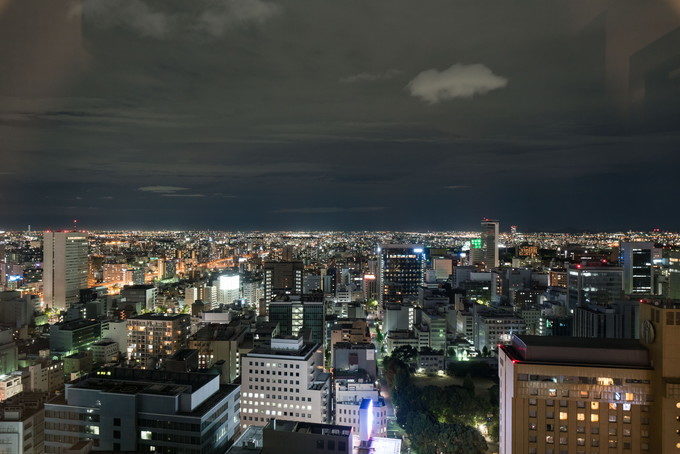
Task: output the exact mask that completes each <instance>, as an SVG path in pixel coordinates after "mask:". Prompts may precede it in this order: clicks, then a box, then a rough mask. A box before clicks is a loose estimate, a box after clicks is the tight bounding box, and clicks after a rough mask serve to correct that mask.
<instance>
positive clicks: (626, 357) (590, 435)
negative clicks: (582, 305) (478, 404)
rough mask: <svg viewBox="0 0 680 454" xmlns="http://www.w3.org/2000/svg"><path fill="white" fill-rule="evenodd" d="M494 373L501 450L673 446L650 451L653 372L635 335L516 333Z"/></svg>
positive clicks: (531, 453)
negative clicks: (496, 375)
mask: <svg viewBox="0 0 680 454" xmlns="http://www.w3.org/2000/svg"><path fill="white" fill-rule="evenodd" d="M676 351H678V350H677V349H676ZM676 363H677V362H676ZM498 373H499V376H500V409H499V412H500V413H499V414H500V416H499V418H500V419H499V438H500V450H499V452H500V454H515V453H527V454H538V453H541V454H543V453H554V454H559V453H593V452H597V453H604V452H606V453H614V452H616V453H631V454H632V453H637V454H643V453H649V454H651V453H662V452H663V453H666V452H668V453H670V452H676V451H677V449H676V448H675V442H674V443H673V449H674V450H675V451H671V450H664V451H661V450H657V449H653V448H654V444H655V443H656V438H657V437H655V436H654V433H653V430H654V424H651V419H650V418H651V415H652V414H653V411H654V410H653V406H654V405H655V402H654V400H655V396H654V394H653V393H654V387H652V386H650V381H651V380H652V377H653V375H654V371H653V370H652V368H651V363H650V357H649V354H648V351H647V349H646V348H644V346H642V345H640V343H639V342H638V341H637V340H629V339H598V340H597V342H593V340H592V339H586V338H578V337H546V336H524V335H519V336H515V337H513V341H512V344H510V345H501V346H500V348H499V350H498ZM672 407H673V410H675V412H676V413H677V412H680V410H679V409H677V408H676V407H675V401H673V405H672ZM672 423H674V424H675V425H677V424H678V423H677V421H676V420H675V417H673V420H672ZM673 436H674V437H675V438H680V437H679V436H678V435H676V434H675V430H673Z"/></svg>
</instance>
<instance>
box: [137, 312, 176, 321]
mask: <svg viewBox="0 0 680 454" xmlns="http://www.w3.org/2000/svg"><path fill="white" fill-rule="evenodd" d="M188 317H189V314H156V313H153V312H149V313H147V314H142V315H135V316H134V317H130V318H129V319H128V320H177V319H180V318H188Z"/></svg>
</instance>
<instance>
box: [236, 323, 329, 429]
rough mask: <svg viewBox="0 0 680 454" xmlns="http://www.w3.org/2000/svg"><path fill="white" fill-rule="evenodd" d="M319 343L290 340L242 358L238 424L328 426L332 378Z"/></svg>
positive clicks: (275, 340) (279, 340) (277, 340)
mask: <svg viewBox="0 0 680 454" xmlns="http://www.w3.org/2000/svg"><path fill="white" fill-rule="evenodd" d="M323 360H324V359H323V349H322V347H321V345H320V344H318V343H309V342H303V341H302V338H295V337H291V336H287V337H280V338H273V339H272V340H271V344H270V345H269V346H262V347H258V348H255V349H254V350H253V351H251V352H250V353H247V354H245V355H243V356H242V363H241V369H242V371H241V389H242V391H243V392H242V399H241V424H242V425H243V426H244V427H245V426H250V425H255V426H264V425H266V424H267V422H268V421H269V420H270V419H272V418H282V419H286V420H290V421H305V422H315V423H328V422H329V421H330V420H331V409H330V395H331V389H330V387H331V377H330V374H328V373H326V372H324V371H323Z"/></svg>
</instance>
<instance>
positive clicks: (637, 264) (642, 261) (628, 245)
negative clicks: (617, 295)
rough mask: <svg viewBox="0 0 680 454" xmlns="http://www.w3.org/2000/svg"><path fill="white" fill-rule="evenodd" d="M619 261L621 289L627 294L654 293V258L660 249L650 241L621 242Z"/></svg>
mask: <svg viewBox="0 0 680 454" xmlns="http://www.w3.org/2000/svg"><path fill="white" fill-rule="evenodd" d="M620 252H621V256H620V259H619V260H620V262H621V266H622V267H623V291H624V292H625V293H627V294H629V295H630V294H638V295H652V294H654V293H655V292H654V268H653V265H654V259H660V258H661V249H660V248H655V247H654V243H653V242H651V241H630V242H622V243H621V247H620Z"/></svg>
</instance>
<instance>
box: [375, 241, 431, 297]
mask: <svg viewBox="0 0 680 454" xmlns="http://www.w3.org/2000/svg"><path fill="white" fill-rule="evenodd" d="M378 261H379V263H378V268H379V272H378V279H379V284H378V285H379V288H380V302H381V303H382V304H387V303H401V302H403V300H404V298H405V297H408V296H414V297H415V296H417V295H418V289H419V288H420V287H421V286H422V285H423V280H424V276H425V248H424V247H423V246H422V245H419V244H383V245H380V246H378Z"/></svg>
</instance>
